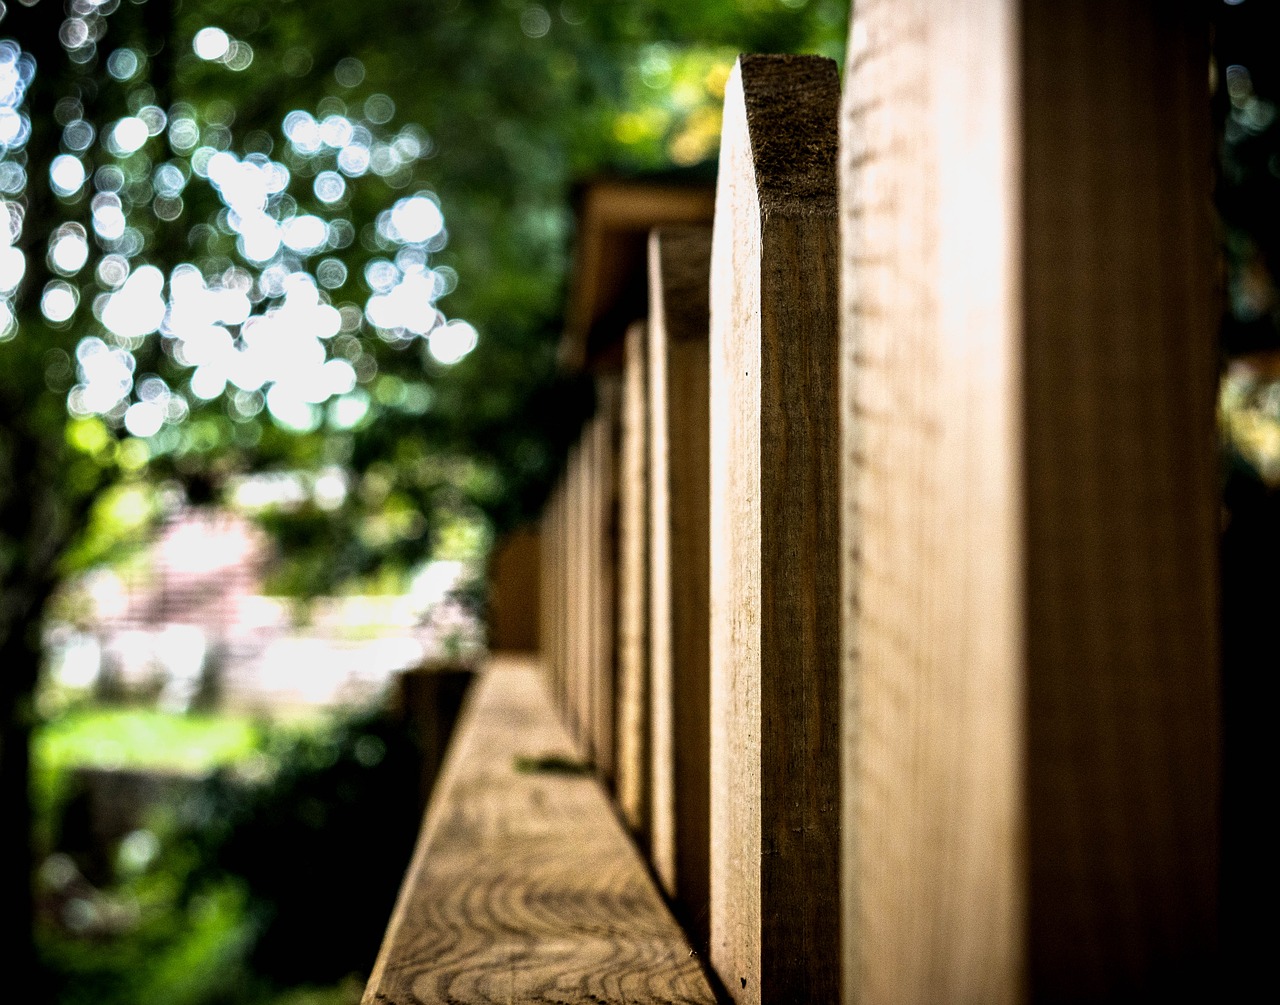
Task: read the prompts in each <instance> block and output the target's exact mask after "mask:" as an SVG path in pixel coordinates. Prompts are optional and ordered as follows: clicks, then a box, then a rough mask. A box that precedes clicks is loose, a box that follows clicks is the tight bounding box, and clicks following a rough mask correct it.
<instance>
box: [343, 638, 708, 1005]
mask: <svg viewBox="0 0 1280 1005" xmlns="http://www.w3.org/2000/svg"><path fill="white" fill-rule="evenodd" d="M574 758H575V751H574V746H573V744H572V743H571V742H570V739H569V737H568V735H567V734H566V733H565V731H564V729H563V728H562V727H561V726H560V725H559V724H558V722H557V720H556V716H555V714H554V712H553V711H552V707H551V703H550V700H549V698H548V695H547V692H546V686H545V682H544V680H543V678H542V675H541V673H540V671H539V670H538V669H537V668H536V666H535V665H534V664H533V663H532V662H509V663H505V664H502V665H495V666H493V667H492V668H491V669H489V670H487V671H485V672H483V673H482V674H481V675H480V677H479V679H478V680H477V682H476V684H475V685H474V689H473V691H472V693H471V695H470V696H469V698H468V702H467V706H466V708H465V709H464V711H463V716H462V720H461V721H460V722H459V725H458V732H457V734H456V735H455V739H454V743H453V745H452V748H451V750H450V753H449V756H448V759H447V762H446V765H445V768H444V772H443V775H442V777H441V779H440V785H439V787H438V789H437V793H436V796H435V798H434V799H433V801H432V806H431V809H430V810H429V811H428V814H427V818H426V821H425V823H424V826H423V832H422V836H421V838H420V840H419V844H418V849H417V851H416V853H415V855H414V860H413V864H412V865H411V867H410V869H409V872H408V874H407V875H406V877H405V884H404V887H403V889H402V890H401V893H400V900H399V903H398V904H397V905H396V910H395V913H394V914H393V916H392V920H391V924H390V927H389V929H388V931H387V937H386V940H385V942H384V944H383V948H382V952H381V953H380V955H379V958H378V962H377V965H376V966H375V968H374V972H373V975H372V977H371V978H370V981H369V985H368V988H367V989H366V991H365V995H364V999H363V1002H364V1005H412V1003H423V1005H433V1003H450V1005H464V1003H465V1005H470V1003H497V1002H502V1003H515V1002H546V1003H552V1002H554V1003H565V1005H569V1003H579V1002H581V1003H584V1005H585V1003H592V1005H598V1003H602V1002H618V1003H622V1002H627V1003H637V1005H639V1003H656V1002H681V1003H697V1005H711V1003H713V1002H714V1000H715V999H714V997H713V996H712V994H711V991H710V990H709V988H708V986H707V983H706V979H705V977H704V976H703V974H702V971H701V969H700V966H699V963H698V960H697V959H695V958H694V957H693V955H692V954H691V951H690V947H689V944H688V943H687V942H686V940H685V939H684V936H683V934H682V933H681V932H680V929H679V928H678V927H677V925H676V924H675V922H674V921H673V919H672V918H671V916H670V914H669V912H668V911H667V909H666V907H665V905H664V904H663V903H662V900H661V898H660V897H659V895H658V893H657V890H656V888H655V887H654V885H653V881H652V880H651V879H650V877H649V874H648V872H647V871H646V869H645V867H644V864H643V863H642V862H641V860H640V857H639V855H638V854H637V852H636V851H635V849H634V847H633V846H632V844H631V843H630V841H629V840H628V838H627V837H626V835H625V833H624V832H623V829H622V826H621V824H620V823H619V822H618V819H617V818H616V817H615V816H614V814H613V812H612V810H611V809H610V807H609V804H608V801H607V799H606V797H605V794H604V792H603V790H602V789H601V787H600V784H599V782H598V781H597V780H596V778H595V777H594V776H592V775H589V774H581V773H572V772H571V771H570V770H569V769H571V768H572V767H573V763H574V761H573V759H574ZM522 759H527V760H522Z"/></svg>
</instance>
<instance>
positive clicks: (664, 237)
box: [648, 227, 711, 950]
mask: <svg viewBox="0 0 1280 1005" xmlns="http://www.w3.org/2000/svg"><path fill="white" fill-rule="evenodd" d="M710 285H711V229H710V228H709V227H693V228H664V229H663V230H661V231H655V232H654V233H653V234H652V235H651V236H650V239H649V303H650V310H651V312H652V314H651V320H650V340H649V347H648V348H649V360H648V363H649V380H648V395H649V408H648V414H649V416H650V421H651V435H650V443H649V468H650V500H649V503H650V505H649V528H650V530H649V538H650V544H649V568H650V575H649V581H650V616H649V625H650V640H651V642H650V667H651V683H652V687H651V694H652V700H651V703H650V705H651V710H652V728H651V735H652V744H651V746H652V768H651V779H652V788H651V791H652V795H651V798H650V802H651V807H652V826H651V835H650V842H651V851H650V856H651V858H652V860H653V864H654V868H655V870H656V871H657V874H658V877H659V879H660V880H661V882H662V884H663V887H664V888H665V889H666V891H667V893H668V895H669V896H671V897H672V898H673V900H674V901H675V903H676V905H677V908H678V909H679V910H680V912H681V914H683V915H684V920H685V924H686V927H687V930H688V931H689V934H690V938H691V939H692V940H693V941H694V943H695V945H697V946H698V947H699V948H700V949H704V950H705V947H706V946H707V945H708V944H709V939H710V896H711V895H710V879H709V868H710V866H709V856H710V843H711V836H710V825H711V791H710V786H711V783H710V770H711V750H710V744H711V736H710V728H711V725H710V718H711V681H710V671H709V661H710V645H711V642H710V631H711V625H710V619H711V615H710V607H709V604H710V589H711V586H710V579H711V552H710V549H711V545H710V541H709V535H710V517H709V513H708V508H709V505H710V499H709V496H710V489H711V460H710V436H711V414H710V407H711V404H710V394H711V386H710V382H711V376H710V370H709V359H710V358H709V350H708V341H707V338H708V331H709V327H710V316H709V308H708V296H709V290H710Z"/></svg>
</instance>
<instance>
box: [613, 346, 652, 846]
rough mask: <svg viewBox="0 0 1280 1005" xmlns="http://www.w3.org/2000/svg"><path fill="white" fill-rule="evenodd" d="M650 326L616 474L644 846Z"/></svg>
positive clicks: (623, 689)
mask: <svg viewBox="0 0 1280 1005" xmlns="http://www.w3.org/2000/svg"><path fill="white" fill-rule="evenodd" d="M648 365H649V326H648V325H647V324H646V323H645V322H636V323H635V324H632V325H631V326H630V327H629V328H628V329H627V335H626V341H625V344H624V346H623V364H622V407H621V420H622V428H621V441H622V442H621V447H620V451H619V472H618V701H617V706H618V714H617V727H618V734H617V749H618V757H617V768H618V770H617V793H618V808H619V809H620V810H621V811H622V817H623V819H624V820H625V821H626V822H627V826H628V827H630V828H631V830H632V832H633V833H634V834H636V836H637V837H638V838H639V840H640V841H641V843H642V844H647V843H648V832H649V528H648V515H649V513H648V510H649V417H648V408H649V401H648V391H647V387H648Z"/></svg>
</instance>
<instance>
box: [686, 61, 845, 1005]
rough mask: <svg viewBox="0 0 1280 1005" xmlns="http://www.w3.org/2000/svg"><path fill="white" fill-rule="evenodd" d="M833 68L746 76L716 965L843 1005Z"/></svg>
mask: <svg viewBox="0 0 1280 1005" xmlns="http://www.w3.org/2000/svg"><path fill="white" fill-rule="evenodd" d="M838 105H839V85H838V81H837V74H836V68H835V64H834V63H833V62H832V61H831V60H826V59H821V58H818V57H792V56H743V57H741V58H740V59H739V61H738V62H737V64H736V65H735V67H734V70H733V72H732V74H731V76H730V78H729V83H728V87H727V90H726V94H725V112H724V127H723V129H724V131H723V140H722V144H721V152H720V169H719V179H718V183H717V193H716V220H715V227H714V238H713V248H712V278H711V596H712V597H713V598H714V600H713V603H712V606H711V723H712V725H711V807H712V810H711V959H712V963H713V965H714V966H715V969H716V970H717V971H718V973H719V975H720V978H721V980H722V981H723V982H724V985H725V987H726V988H727V989H728V992H729V994H730V995H731V996H733V998H734V999H735V1000H736V1001H739V1002H748V1003H757V1002H761V1001H765V1002H776V1001H806V1002H834V1001H836V1000H837V999H838V996H839V973H838V969H839V968H838V966H836V961H837V960H838V959H839V946H840V942H839V935H838V914H839V911H838V869H837V862H836V853H837V847H838V844H839V838H838V819H839V808H838V806H839V784H838V762H839V733H838V717H837V709H838V698H839V695H838V674H839V617H840V602H839V583H838V579H837V570H838V565H839V548H840V540H839V526H838V516H839V484H840V481H839V467H840V458H839V434H838V411H837V387H838V380H837V370H838V346H837V334H836V329H837V308H836V299H837V292H836V276H837V273H838V268H839V265H838V259H839V251H838V246H837V234H836V230H837V225H836V192H835V184H836V123H837V116H838Z"/></svg>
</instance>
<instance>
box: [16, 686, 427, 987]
mask: <svg viewBox="0 0 1280 1005" xmlns="http://www.w3.org/2000/svg"><path fill="white" fill-rule="evenodd" d="M62 763H63V765H64V767H65V762H62ZM420 774H421V756H420V748H419V745H418V742H417V738H416V736H415V735H414V733H413V731H412V729H411V728H410V727H409V726H407V725H405V724H404V723H402V722H401V721H400V720H399V719H398V717H396V716H394V715H392V714H390V713H388V712H387V711H385V710H382V709H372V710H365V711H363V712H359V713H355V714H351V715H348V716H346V717H345V718H342V719H338V720H335V721H334V722H332V723H330V724H328V725H326V726H324V727H322V728H312V729H308V730H299V729H296V728H295V729H284V728H281V727H270V728H267V729H265V730H264V733H263V736H262V739H261V744H260V754H259V755H258V756H257V757H255V758H253V759H250V760H249V761H241V762H238V764H236V765H233V766H231V767H223V768H219V769H217V770H216V771H214V772H213V773H212V774H209V775H207V776H206V777H205V778H204V779H203V780H201V781H198V782H196V783H195V784H194V786H193V787H192V788H191V790H189V791H188V792H187V793H186V794H185V795H184V796H183V797H182V798H181V799H171V800H169V801H168V802H167V803H166V804H163V805H159V806H154V807H152V808H151V809H150V810H149V811H147V812H146V813H145V814H144V819H143V820H141V821H139V823H138V826H137V827H136V828H135V829H134V830H132V831H130V832H129V833H127V834H125V835H124V836H123V837H122V838H120V839H118V840H116V841H115V842H114V843H113V845H112V847H110V848H107V849H96V851H95V850H93V849H87V848H85V847H83V841H76V840H72V839H71V834H72V832H73V831H76V830H77V825H76V822H75V820H74V819H72V818H73V817H74V814H75V812H76V809H75V808H76V806H77V803H76V801H75V800H74V799H71V800H68V801H65V802H64V803H63V804H62V805H61V806H60V807H56V808H53V807H51V812H53V811H55V810H56V812H57V814H59V817H58V819H56V820H53V821H50V822H49V823H48V824H47V826H46V828H45V829H44V830H45V833H51V834H58V835H60V836H61V840H59V841H58V842H57V845H56V846H55V847H54V848H53V850H52V851H51V852H50V853H49V854H48V855H47V856H46V857H45V859H44V863H43V866H42V868H41V870H40V874H39V891H40V916H39V919H38V939H39V945H40V951H41V955H42V959H43V962H44V965H45V966H46V968H47V969H48V971H49V981H50V986H51V987H52V989H53V994H54V996H55V999H56V1000H57V1001H58V1002H59V1003H60V1005H80V1003H90V1002H92V1003H94V1005H116V1003H119V1005H126V1003H128V1005H136V1003H139V1002H164V1003H166V1005H232V1003H236V1005H266V1003H272V1005H286V1003H287V1005H337V1003H339V1002H354V1001H357V1000H358V999H359V994H360V990H361V988H362V986H363V975H364V974H365V973H367V971H368V969H369V968H370V967H371V966H372V964H373V960H374V958H375V956H376V954H377V950H378V945H379V942H380V940H381V937H382V932H383V930H384V928H385V925H386V922H387V919H388V918H389V916H390V913H391V909H392V907H393V904H394V899H395V895H396V891H397V889H398V887H399V882H400V879H401V877H402V876H403V873H404V869H405V867H406V866H407V864H408V860H409V857H410V854H411V852H412V847H413V841H414V838H415V836H416V832H417V825H418V806H417V799H416V796H417V792H418V785H419V781H420ZM84 830H85V829H84V828H83V826H80V827H79V833H80V834H83V833H84ZM77 845H79V846H78V847H77ZM95 858H96V860H98V861H99V862H100V861H101V860H103V859H105V861H106V862H107V863H108V867H107V869H106V874H105V875H103V874H102V871H101V868H100V865H96V864H95ZM94 880H96V881H97V882H94Z"/></svg>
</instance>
